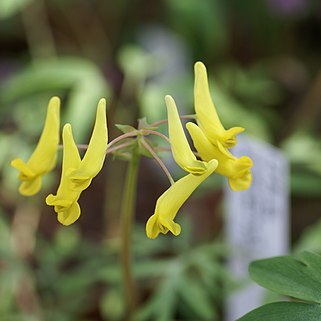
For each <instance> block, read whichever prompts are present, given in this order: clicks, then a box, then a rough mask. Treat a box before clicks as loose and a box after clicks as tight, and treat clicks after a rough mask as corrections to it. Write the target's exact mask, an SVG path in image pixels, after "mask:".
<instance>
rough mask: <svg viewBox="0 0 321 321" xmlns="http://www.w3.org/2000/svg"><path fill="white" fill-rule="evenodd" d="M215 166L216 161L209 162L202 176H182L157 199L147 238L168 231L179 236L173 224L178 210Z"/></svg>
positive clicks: (179, 230)
mask: <svg viewBox="0 0 321 321" xmlns="http://www.w3.org/2000/svg"><path fill="white" fill-rule="evenodd" d="M217 165H218V163H217V161H216V160H211V161H210V162H208V164H207V170H206V172H205V173H204V174H202V175H193V174H188V175H186V176H184V177H183V178H181V179H179V180H178V181H177V182H175V183H174V184H173V185H172V186H171V187H170V188H169V189H168V190H166V191H165V192H164V193H163V194H162V195H161V196H160V197H159V198H158V200H157V202H156V207H155V213H154V215H152V216H151V217H150V218H149V220H148V222H147V224H146V234H147V236H148V237H149V238H156V237H157V236H158V234H159V233H163V234H166V233H167V232H168V231H171V232H172V233H173V234H174V235H178V234H180V232H181V228H180V226H179V224H177V223H175V222H174V218H175V217H176V214H177V212H178V210H179V209H180V208H181V206H182V205H183V204H184V202H185V201H186V200H187V199H188V197H189V196H190V195H191V194H192V193H193V192H194V190H195V189H196V188H197V187H198V186H199V185H200V184H201V183H202V182H203V181H204V180H205V179H206V178H207V177H208V176H210V175H211V174H212V173H213V172H214V170H215V169H216V167H217Z"/></svg>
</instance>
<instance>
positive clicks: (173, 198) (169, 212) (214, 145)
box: [146, 62, 253, 238]
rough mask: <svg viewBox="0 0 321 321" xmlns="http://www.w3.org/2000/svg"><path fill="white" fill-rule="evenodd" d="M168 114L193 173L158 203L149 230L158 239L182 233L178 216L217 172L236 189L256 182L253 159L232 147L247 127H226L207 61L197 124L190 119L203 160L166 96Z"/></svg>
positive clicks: (176, 151)
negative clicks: (237, 154) (215, 100)
mask: <svg viewBox="0 0 321 321" xmlns="http://www.w3.org/2000/svg"><path fill="white" fill-rule="evenodd" d="M165 101H166V105H167V114H168V132H169V139H170V143H171V148H172V153H173V157H174V160H175V161H176V163H177V164H178V165H179V166H180V167H181V168H182V169H183V170H185V171H187V172H188V173H189V174H188V175H186V176H185V177H183V178H181V179H179V180H178V181H177V182H175V183H174V184H173V185H172V186H171V187H170V188H169V189H168V190H167V191H166V192H165V193H164V194H163V195H161V196H160V197H159V199H158V200H157V203H156V208H155V213H154V215H152V216H151V217H150V219H149V220H148V222H147V225H146V233H147V236H148V237H150V238H156V237H157V236H158V235H159V233H163V234H166V233H167V232H168V231H171V232H172V233H173V234H174V235H178V234H180V232H181V227H180V226H179V224H177V223H175V222H174V218H175V216H176V214H177V212H178V210H179V209H180V207H181V206H182V205H183V203H184V202H185V201H186V200H187V198H188V197H189V196H190V195H191V194H192V193H193V191H194V190H195V189H196V188H197V187H198V186H199V185H200V184H201V183H202V182H203V181H204V180H205V179H206V178H207V177H209V176H210V175H211V174H212V173H213V172H214V171H215V172H217V173H218V174H221V175H223V176H226V177H227V178H228V182H229V185H230V187H231V189H232V190H234V191H241V190H245V189H247V188H249V187H250V185H251V181H252V175H251V167H252V166H253V163H252V160H251V159H250V158H249V157H247V156H242V157H240V158H237V157H235V156H234V155H232V153H231V152H230V151H229V150H228V149H229V148H231V147H233V146H234V145H235V144H236V142H237V140H236V135H237V134H238V133H241V132H242V131H243V130H244V128H242V127H233V128H231V129H228V130H226V129H225V128H224V127H223V125H222V123H221V121H220V119H219V117H218V115H217V112H216V108H215V106H214V103H213V101H212V98H211V94H210V90H209V85H208V80H207V72H206V68H205V66H204V64H203V63H201V62H197V63H196V64H195V85H194V105H195V112H196V120H197V125H196V124H194V123H192V122H188V123H187V124H186V128H187V130H188V132H189V134H190V135H191V138H192V141H193V144H194V146H195V149H196V151H197V152H198V155H199V156H200V158H201V160H197V158H196V157H195V154H194V153H193V152H192V150H191V149H190V146H189V144H188V141H187V138H186V136H185V133H184V129H183V127H182V124H181V121H180V117H179V114H178V111H177V107H176V104H175V101H174V99H173V98H172V97H171V96H166V97H165Z"/></svg>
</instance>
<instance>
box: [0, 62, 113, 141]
mask: <svg viewBox="0 0 321 321" xmlns="http://www.w3.org/2000/svg"><path fill="white" fill-rule="evenodd" d="M57 90H59V91H61V90H64V91H70V95H69V99H68V101H67V103H63V106H62V110H63V111H64V113H63V115H64V117H65V122H69V123H71V125H72V127H73V134H74V137H75V140H76V141H77V142H78V143H82V142H83V140H84V139H85V137H87V135H88V132H89V130H90V129H91V128H92V127H93V120H94V116H95V112H96V106H97V104H98V101H99V99H100V98H103V97H107V101H108V99H110V97H109V96H110V88H109V85H108V83H107V82H106V80H105V79H104V77H103V75H102V74H101V72H100V71H99V69H98V68H97V67H96V66H95V65H94V64H93V63H91V62H90V61H88V60H85V59H80V58H71V57H68V58H66V57H62V58H59V59H47V60H40V61H37V63H35V64H34V65H32V66H29V67H26V68H25V69H24V70H22V71H20V72H19V73H17V74H16V75H14V76H13V77H11V78H10V79H9V80H8V81H6V82H5V83H4V85H3V86H2V88H1V95H2V100H3V102H4V103H5V104H6V105H9V103H10V104H11V103H12V102H13V101H16V100H19V99H22V98H25V97H26V96H30V95H35V94H39V93H43V92H48V100H49V96H50V95H54V94H55V95H57ZM34 99H36V98H34ZM44 108H45V107H44ZM2 112H4V111H2Z"/></svg>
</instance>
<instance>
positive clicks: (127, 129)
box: [115, 124, 137, 134]
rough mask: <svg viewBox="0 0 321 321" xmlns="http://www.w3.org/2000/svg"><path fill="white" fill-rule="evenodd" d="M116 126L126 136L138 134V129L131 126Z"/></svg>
mask: <svg viewBox="0 0 321 321" xmlns="http://www.w3.org/2000/svg"><path fill="white" fill-rule="evenodd" d="M115 126H116V127H117V128H118V129H119V130H120V131H121V132H123V133H124V134H127V133H136V132H137V129H136V128H135V127H133V126H130V125H121V124H115Z"/></svg>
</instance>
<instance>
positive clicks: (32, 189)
mask: <svg viewBox="0 0 321 321" xmlns="http://www.w3.org/2000/svg"><path fill="white" fill-rule="evenodd" d="M41 185H42V180H41V176H37V177H35V178H34V179H31V180H27V181H23V182H22V183H21V184H20V186H19V193H20V194H21V195H24V196H32V195H35V194H37V193H38V192H39V191H40V189H41Z"/></svg>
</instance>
